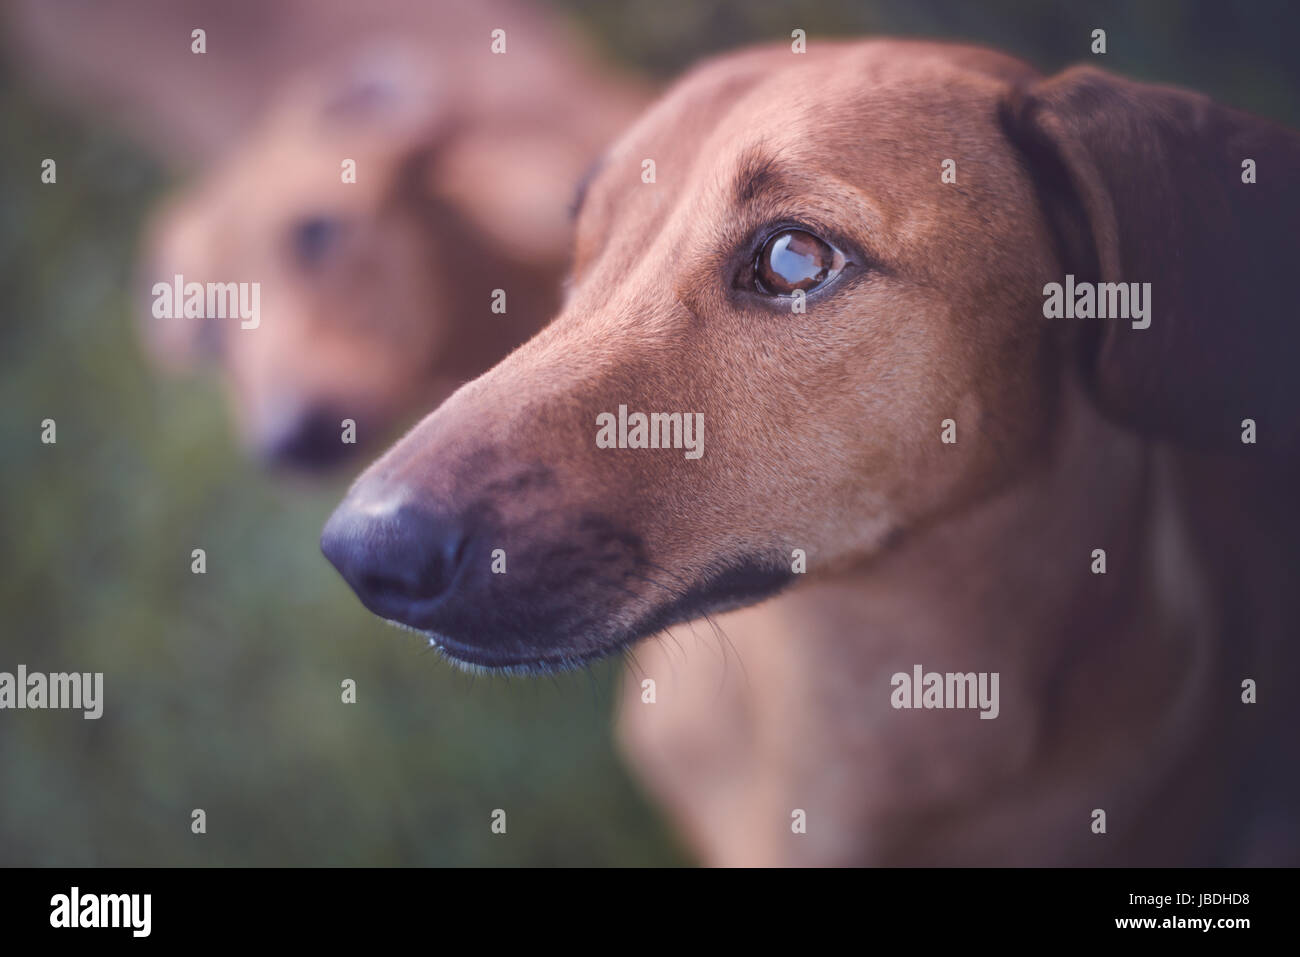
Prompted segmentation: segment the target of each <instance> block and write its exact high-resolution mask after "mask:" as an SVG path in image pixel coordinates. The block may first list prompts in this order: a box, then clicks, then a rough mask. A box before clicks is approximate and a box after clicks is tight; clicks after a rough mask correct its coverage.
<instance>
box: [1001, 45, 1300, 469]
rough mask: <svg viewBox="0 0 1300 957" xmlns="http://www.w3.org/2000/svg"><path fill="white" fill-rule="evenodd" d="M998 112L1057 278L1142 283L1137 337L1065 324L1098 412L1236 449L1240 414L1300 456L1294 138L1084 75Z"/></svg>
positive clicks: (1299, 196) (1179, 93)
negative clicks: (1041, 211) (1025, 176)
mask: <svg viewBox="0 0 1300 957" xmlns="http://www.w3.org/2000/svg"><path fill="white" fill-rule="evenodd" d="M1002 118H1003V124H1004V128H1005V129H1006V132H1007V134H1008V135H1009V137H1010V138H1011V139H1012V141H1013V142H1014V143H1015V144H1016V146H1017V147H1018V148H1019V149H1020V150H1021V151H1022V153H1023V155H1024V156H1025V157H1026V161H1027V165H1028V167H1029V172H1030V174H1031V176H1032V177H1033V178H1034V180H1035V181H1036V183H1037V184H1038V187H1039V190H1040V193H1041V196H1042V200H1043V203H1044V206H1045V211H1046V214H1047V216H1048V218H1049V220H1050V221H1051V222H1052V223H1053V224H1054V226H1055V227H1056V232H1057V234H1058V236H1059V237H1060V238H1061V240H1062V247H1063V251H1064V252H1063V255H1064V258H1065V259H1066V262H1065V264H1064V265H1065V267H1066V270H1067V271H1071V272H1073V273H1074V274H1075V277H1076V281H1083V280H1088V281H1100V282H1122V283H1150V284H1151V285H1150V291H1151V296H1150V299H1149V301H1148V303H1147V308H1149V309H1150V313H1149V318H1150V326H1149V327H1148V328H1134V327H1133V324H1132V323H1131V322H1129V321H1126V320H1124V319H1081V320H1072V321H1077V322H1081V323H1087V324H1090V325H1091V326H1092V329H1091V331H1089V332H1087V333H1084V334H1083V335H1081V340H1082V341H1083V342H1084V343H1085V344H1086V347H1085V349H1084V353H1085V355H1084V362H1085V374H1086V376H1087V379H1088V381H1089V383H1090V385H1091V388H1092V390H1093V392H1094V395H1095V398H1096V400H1097V402H1098V404H1099V406H1100V408H1101V409H1102V410H1103V411H1104V412H1105V413H1106V414H1107V415H1108V416H1110V417H1111V418H1113V419H1115V420H1116V421H1119V422H1121V423H1124V424H1126V425H1129V426H1131V427H1133V428H1135V429H1137V430H1139V431H1142V432H1144V433H1146V434H1149V435H1152V436H1153V437H1161V438H1169V439H1174V440H1179V441H1182V442H1187V443H1191V444H1196V445H1201V446H1205V447H1209V448H1222V449H1228V448H1237V449H1240V448H1241V444H1242V420H1244V419H1253V420H1254V421H1255V422H1256V423H1257V430H1258V431H1257V441H1258V445H1259V446H1260V447H1261V448H1272V449H1276V450H1288V451H1292V452H1294V451H1296V450H1297V449H1300V351H1298V346H1300V317H1297V315H1296V298H1295V292H1296V280H1297V273H1296V272H1295V271H1293V270H1295V268H1296V262H1295V256H1296V253H1295V249H1296V247H1295V240H1294V235H1295V231H1296V229H1297V228H1298V227H1300V136H1297V134H1296V133H1293V132H1292V131H1289V130H1287V129H1284V128H1282V127H1280V126H1277V125H1275V124H1273V123H1270V122H1268V121H1265V120H1262V119H1259V118H1257V117H1254V116H1250V115H1248V114H1245V113H1241V112H1238V111H1235V110H1231V109H1228V108H1226V107H1222V106H1219V105H1217V104H1215V103H1213V102H1212V101H1210V100H1209V99H1207V98H1206V97H1204V96H1200V95H1198V94H1194V93H1190V92H1187V91H1183V90H1177V89H1172V88H1166V87H1157V86H1149V85H1144V84H1139V83H1135V82H1131V81H1128V80H1123V79H1120V78H1117V77H1113V76H1110V75H1108V74H1106V73H1104V72H1102V71H1100V70H1096V69H1093V68H1090V67H1078V68H1074V69H1071V70H1067V71H1066V72H1064V73H1061V74H1059V75H1057V76H1055V77H1052V78H1049V79H1046V80H1043V81H1041V82H1038V83H1036V84H1034V85H1032V86H1029V87H1027V88H1023V89H1019V90H1017V91H1016V92H1015V93H1014V94H1013V95H1012V96H1011V97H1010V99H1009V100H1008V102H1007V103H1006V104H1005V109H1004V111H1003V117H1002ZM1081 272H1082V273H1084V275H1080V273H1081ZM1089 273H1091V274H1089ZM1063 280H1064V277H1062V281H1063Z"/></svg>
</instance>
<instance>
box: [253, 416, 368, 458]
mask: <svg viewBox="0 0 1300 957" xmlns="http://www.w3.org/2000/svg"><path fill="white" fill-rule="evenodd" d="M343 418H344V417H343V416H342V415H340V414H338V412H337V411H336V410H333V409H329V408H326V407H324V406H311V407H308V408H306V409H304V410H302V411H295V412H292V413H291V414H288V415H286V416H284V417H282V418H281V419H280V420H279V421H277V422H275V423H273V424H272V425H271V426H270V427H269V428H268V429H267V430H266V431H265V433H264V435H263V437H262V438H261V439H260V441H259V442H258V452H259V454H260V455H261V457H262V459H263V460H264V461H265V462H266V464H268V465H271V466H276V467H283V468H292V469H300V470H303V471H316V470H320V469H324V468H328V467H329V466H331V465H334V464H336V463H338V462H341V461H343V460H344V459H345V458H347V457H348V455H349V453H351V452H352V450H353V449H355V448H356V446H355V445H352V444H349V443H346V442H344V441H343Z"/></svg>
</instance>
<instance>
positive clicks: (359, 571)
mask: <svg viewBox="0 0 1300 957" xmlns="http://www.w3.org/2000/svg"><path fill="white" fill-rule="evenodd" d="M468 546H469V536H468V535H467V534H466V532H465V530H464V529H463V528H462V526H461V525H460V523H458V522H457V521H456V520H455V519H452V518H449V517H447V516H440V515H436V514H434V513H433V512H430V511H426V510H424V509H422V508H418V507H414V506H401V507H399V508H395V509H385V508H380V507H376V506H374V505H368V504H367V503H366V502H365V501H362V500H355V499H354V498H353V497H349V498H348V499H346V500H345V501H344V502H343V504H341V505H340V506H339V507H338V508H337V509H335V511H334V514H333V515H331V516H330V518H329V521H328V522H326V523H325V530H324V531H323V532H322V533H321V551H323V552H324V553H325V557H326V558H328V559H329V560H330V562H331V563H332V564H333V565H334V567H335V568H337V569H338V570H339V573H340V574H341V575H342V576H343V578H344V579H345V580H346V581H347V583H348V584H349V585H351V586H352V590H353V591H355V592H356V593H357V596H358V597H359V598H360V599H361V602H362V604H364V605H365V606H366V607H367V608H369V609H370V610H371V611H372V612H374V613H375V614H376V615H379V616H380V617H381V618H389V619H393V620H395V621H400V622H403V623H405V624H408V625H411V626H413V627H416V628H424V627H427V625H426V623H425V622H426V619H427V615H428V613H429V612H430V611H431V609H432V606H433V605H435V604H436V602H437V599H439V598H440V597H442V596H443V595H445V594H447V593H448V592H449V591H451V589H452V586H453V585H454V584H455V582H456V577H457V573H458V572H459V571H460V568H461V566H462V565H463V564H464V561H465V554H466V552H467V550H468Z"/></svg>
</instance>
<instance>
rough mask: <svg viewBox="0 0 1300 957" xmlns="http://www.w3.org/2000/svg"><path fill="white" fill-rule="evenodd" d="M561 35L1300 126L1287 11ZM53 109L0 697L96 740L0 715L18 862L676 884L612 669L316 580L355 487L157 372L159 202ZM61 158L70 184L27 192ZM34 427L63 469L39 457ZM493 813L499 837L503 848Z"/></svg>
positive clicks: (37, 107)
mask: <svg viewBox="0 0 1300 957" xmlns="http://www.w3.org/2000/svg"><path fill="white" fill-rule="evenodd" d="M558 7H559V9H560V10H562V11H564V12H565V13H566V14H568V15H571V16H572V18H573V19H574V20H575V22H576V23H577V24H578V25H579V26H580V27H582V28H584V29H585V30H586V31H587V32H588V33H589V34H590V35H591V36H592V38H593V40H594V42H595V43H596V44H597V45H598V46H600V47H601V48H603V49H604V50H605V51H606V53H607V54H608V56H609V57H610V59H611V60H613V61H615V62H619V63H622V64H625V65H626V66H628V67H629V68H630V69H633V70H639V71H641V72H643V73H644V74H645V75H647V76H650V77H652V78H655V79H660V80H666V79H668V78H670V77H671V76H672V75H673V74H674V73H675V72H677V71H678V70H680V69H681V68H682V67H684V66H686V65H688V64H689V63H691V62H693V61H694V60H696V59H697V58H699V57H700V56H702V55H706V54H708V53H710V52H714V51H718V50H723V49H729V48H732V47H735V46H740V45H743V44H745V43H749V42H756V41H762V40H769V39H783V38H788V37H789V34H790V30H792V29H793V28H795V27H802V28H803V29H805V30H807V31H808V35H809V40H810V42H812V43H815V42H816V41H817V39H818V38H819V37H824V36H830V35H846V36H852V35H860V34H870V33H893V34H914V35H922V36H935V37H952V38H963V39H968V40H971V41H974V42H979V43H984V44H988V45H991V46H995V47H998V48H1001V49H1003V50H1006V51H1008V52H1012V53H1016V54H1019V55H1021V56H1023V57H1025V58H1027V59H1029V60H1030V61H1031V62H1033V63H1035V64H1037V65H1038V66H1039V67H1041V68H1042V69H1044V70H1049V71H1050V70H1056V69H1059V68H1060V67H1062V66H1064V65H1066V64H1068V63H1071V62H1074V61H1077V60H1088V59H1092V58H1091V57H1090V55H1089V53H1088V43H1089V34H1090V32H1091V30H1092V29H1093V28H1094V27H1102V28H1104V29H1105V30H1106V31H1107V35H1108V45H1109V50H1110V52H1109V53H1108V54H1107V55H1106V56H1105V57H1103V58H1098V59H1099V60H1100V64H1101V65H1102V66H1105V67H1107V68H1110V69H1113V70H1116V71H1118V72H1122V73H1125V74H1128V75H1130V76H1134V77H1139V78H1144V79H1150V80H1158V81H1162V82H1170V83H1177V84H1182V85H1186V86H1190V87H1193V88H1196V89H1199V90H1202V91H1204V92H1206V93H1209V94H1211V95H1214V96H1216V97H1218V98H1220V99H1222V100H1224V101H1226V102H1229V103H1232V104H1234V105H1237V106H1240V107H1243V108H1247V109H1250V110H1253V111H1255V112H1258V113H1262V114H1265V115H1269V116H1272V117H1274V118H1276V119H1278V120H1281V121H1283V122H1286V123H1288V124H1290V125H1293V126H1294V125H1298V124H1300V58H1297V57H1296V56H1295V55H1294V52H1293V48H1294V44H1295V42H1296V39H1297V25H1300V12H1298V11H1297V9H1296V8H1295V6H1293V5H1290V4H1285V3H1280V2H1279V3H1263V2H1260V3H1249V4H1236V5H1229V4H1227V3H1219V2H1213V3H1212V2H1182V3H1179V2H1115V3H1098V4H1085V3H1073V2H1071V3H1049V2H1032V0H1017V2H1010V0H995V2H990V0H986V2H938V0H906V2H900V3H869V2H838V0H831V2H811V0H809V2H796V3H762V2H757V3H756V2H738V0H737V2H725V3H707V2H694V0H690V2H688V0H656V2H653V3H649V2H641V3H611V2H603V0H567V2H563V3H560V4H558ZM38 93H39V91H34V90H32V89H29V88H26V87H25V86H24V85H23V84H22V82H21V77H18V76H16V75H14V69H13V67H12V66H10V65H6V64H0V131H2V135H3V138H4V149H3V150H2V151H0V184H2V186H0V189H2V195H3V205H0V263H2V264H3V268H2V271H0V311H2V313H3V318H2V319H0V322H2V327H0V482H2V483H3V484H2V486H0V492H2V494H3V506H0V611H2V617H0V621H3V626H2V627H3V643H2V646H0V671H12V670H14V668H15V667H16V666H17V665H18V664H20V663H22V664H26V665H27V666H28V667H29V668H30V669H32V670H39V671H47V672H48V671H73V670H75V671H102V672H104V674H105V697H106V707H105V713H104V717H103V718H102V719H101V720H99V721H85V720H83V719H82V718H81V716H80V714H79V713H78V712H30V711H25V712H16V711H5V712H0V864H7V865H13V864H37V865H48V864H60V865H86V864H127V865H129V864H183V865H191V864H248V865H262V864H376V865H382V864H486V865H491V864H596V865H604V864H672V863H683V862H686V861H687V860H688V858H687V857H686V856H685V855H684V853H683V852H682V850H681V849H680V848H679V847H678V846H677V845H676V844H675V843H674V841H673V839H672V837H671V835H670V834H669V832H668V830H667V828H666V827H665V826H664V825H663V824H662V823H661V822H660V821H659V819H658V818H657V816H656V815H655V813H654V811H653V810H652V809H651V808H650V806H649V805H648V804H647V802H646V801H645V799H644V798H643V797H642V796H641V795H640V794H639V792H638V790H637V789H636V786H635V785H634V784H633V783H632V781H631V779H630V778H629V776H628V775H627V773H626V772H625V771H624V770H623V768H622V767H621V765H620V763H619V760H618V758H617V755H616V754H615V752H614V749H613V746H612V739H611V733H610V729H611V725H612V721H611V718H612V712H613V708H614V701H615V699H616V694H615V691H616V688H617V680H618V674H619V667H618V666H617V665H615V664H607V665H605V666H602V667H598V668H596V669H594V670H593V671H592V672H591V673H586V674H576V675H569V676H565V677H560V678H556V679H541V680H533V681H527V680H521V679H504V678H482V677H480V678H470V677H467V676H465V675H463V674H460V673H458V672H455V671H453V670H452V669H451V668H450V667H448V666H446V665H445V664H443V663H442V662H440V661H439V660H438V659H437V658H436V656H434V655H432V654H430V653H427V652H426V651H425V650H424V649H423V648H422V646H421V643H420V641H419V640H418V639H415V638H413V637H411V636H408V635H406V634H404V633H402V632H399V631H396V630H394V629H391V628H389V627H387V626H385V625H383V624H382V623H381V622H379V621H378V620H377V619H375V618H373V617H372V616H370V615H369V614H368V613H366V612H365V611H364V610H363V609H362V607H361V606H360V604H359V603H358V602H357V601H356V599H355V598H354V597H353V595H352V594H351V592H350V591H348V589H347V588H346V586H345V585H344V584H343V582H342V581H341V580H340V579H339V577H338V576H337V575H336V574H335V573H334V572H333V570H332V569H330V568H329V567H328V566H327V564H326V563H325V561H324V560H323V559H322V558H321V556H320V553H319V551H318V547H317V538H318V533H319V529H320V526H321V524H322V522H323V521H324V519H325V517H326V516H327V515H328V513H329V511H330V509H331V508H332V507H333V505H334V504H335V502H336V501H337V500H338V498H339V496H340V493H341V491H342V489H343V487H344V485H345V484H346V481H347V478H348V476H347V475H342V476H339V477H338V478H337V479H336V480H334V481H332V482H327V483H325V484H324V485H306V484H301V483H284V482H282V481H277V480H275V479H272V478H269V477H267V476H266V475H264V474H263V473H261V472H259V471H258V470H257V469H256V468H255V467H254V466H252V465H251V464H249V463H247V462H246V461H245V460H244V459H243V458H242V457H241V455H240V454H239V452H238V450H237V449H236V447H235V444H234V440H233V436H232V432H231V428H230V425H229V423H228V421H227V417H226V409H225V405H224V402H223V401H222V396H221V395H220V394H219V392H218V390H217V388H216V385H215V383H214V382H213V380H211V379H210V378H208V379H205V378H194V379H184V380H163V379H160V378H159V377H158V376H157V375H156V374H155V372H154V371H153V370H152V369H151V368H150V367H149V366H148V365H147V364H146V362H145V361H144V359H143V357H142V355H141V352H140V348H139V344H138V342H137V339H136V336H135V332H134V326H133V320H132V315H131V310H132V308H133V303H132V300H131V298H130V295H129V292H128V289H129V286H128V283H129V279H130V276H131V268H132V264H133V259H134V255H135V249H136V244H137V242H138V239H139V228H140V226H141V224H142V222H143V220H144V217H145V216H146V215H147V214H148V211H149V210H150V207H151V204H152V203H153V202H154V201H155V200H156V199H157V197H158V196H159V195H160V193H161V192H162V191H163V189H164V188H165V187H166V185H167V183H166V181H165V176H164V174H163V173H162V171H161V168H160V167H158V166H155V165H154V164H153V162H152V161H151V159H150V158H149V157H147V156H144V155H142V154H140V153H139V152H137V151H135V150H134V149H132V148H131V147H129V146H127V145H126V144H125V141H123V140H120V139H118V138H117V137H116V136H115V135H114V133H113V131H111V130H106V129H98V128H93V127H90V126H86V125H84V124H83V123H80V122H75V121H72V120H70V119H68V118H67V117H66V116H64V115H62V114H61V113H60V112H58V111H56V110H54V109H52V108H50V106H49V105H48V104H46V103H45V102H43V101H42V100H41V99H40V97H39V95H38ZM47 156H54V157H57V158H58V162H59V167H58V173H59V176H58V184H57V186H45V185H42V184H41V183H40V162H41V160H42V159H43V158H44V157H47ZM47 417H48V418H53V419H55V420H57V422H58V444H57V445H53V446H46V445H42V444H41V443H40V441H39V433H40V421H41V420H42V419H44V418H47ZM193 547H203V548H205V549H206V550H207V562H208V571H207V574H206V575H193V574H191V572H190V549H191V548H193ZM345 678H352V679H355V681H356V682H357V686H358V700H357V703H356V704H355V705H344V704H342V703H341V701H340V682H341V681H342V680H343V679H345ZM498 807H499V808H504V809H505V810H506V811H507V813H508V815H509V831H508V834H507V835H506V836H504V837H500V836H494V835H492V834H491V833H490V831H489V826H488V825H489V816H490V814H491V811H492V809H494V808H498ZM193 808H203V809H204V810H205V811H206V812H207V821H208V833H207V834H206V835H204V836H194V835H192V834H191V833H190V812H191V810H192V809H193Z"/></svg>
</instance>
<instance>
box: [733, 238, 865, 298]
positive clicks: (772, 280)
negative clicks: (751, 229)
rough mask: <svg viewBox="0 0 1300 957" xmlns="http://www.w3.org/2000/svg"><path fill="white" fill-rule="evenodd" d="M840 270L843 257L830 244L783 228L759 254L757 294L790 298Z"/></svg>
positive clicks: (765, 244)
mask: <svg viewBox="0 0 1300 957" xmlns="http://www.w3.org/2000/svg"><path fill="white" fill-rule="evenodd" d="M843 268H844V254H843V253H841V252H840V251H839V250H838V249H836V248H835V247H834V246H832V245H831V244H830V243H828V242H826V241H825V240H823V239H820V238H818V237H817V236H814V235H813V234H812V233H810V232H806V231H805V230H802V229H784V230H782V231H781V232H779V233H777V234H776V235H775V236H773V237H772V238H771V239H769V240H768V241H767V242H765V243H764V244H763V248H762V249H760V250H759V251H758V259H757V260H756V261H755V263H754V278H755V280H756V282H757V285H758V288H759V291H760V292H764V293H767V294H768V295H770V296H790V295H793V294H794V292H795V290H796V289H802V290H803V291H804V292H808V291H809V290H812V289H816V288H817V287H818V286H820V285H822V284H823V283H825V282H828V281H829V280H831V279H834V278H835V277H836V276H837V275H839V273H840V270H841V269H843Z"/></svg>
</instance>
